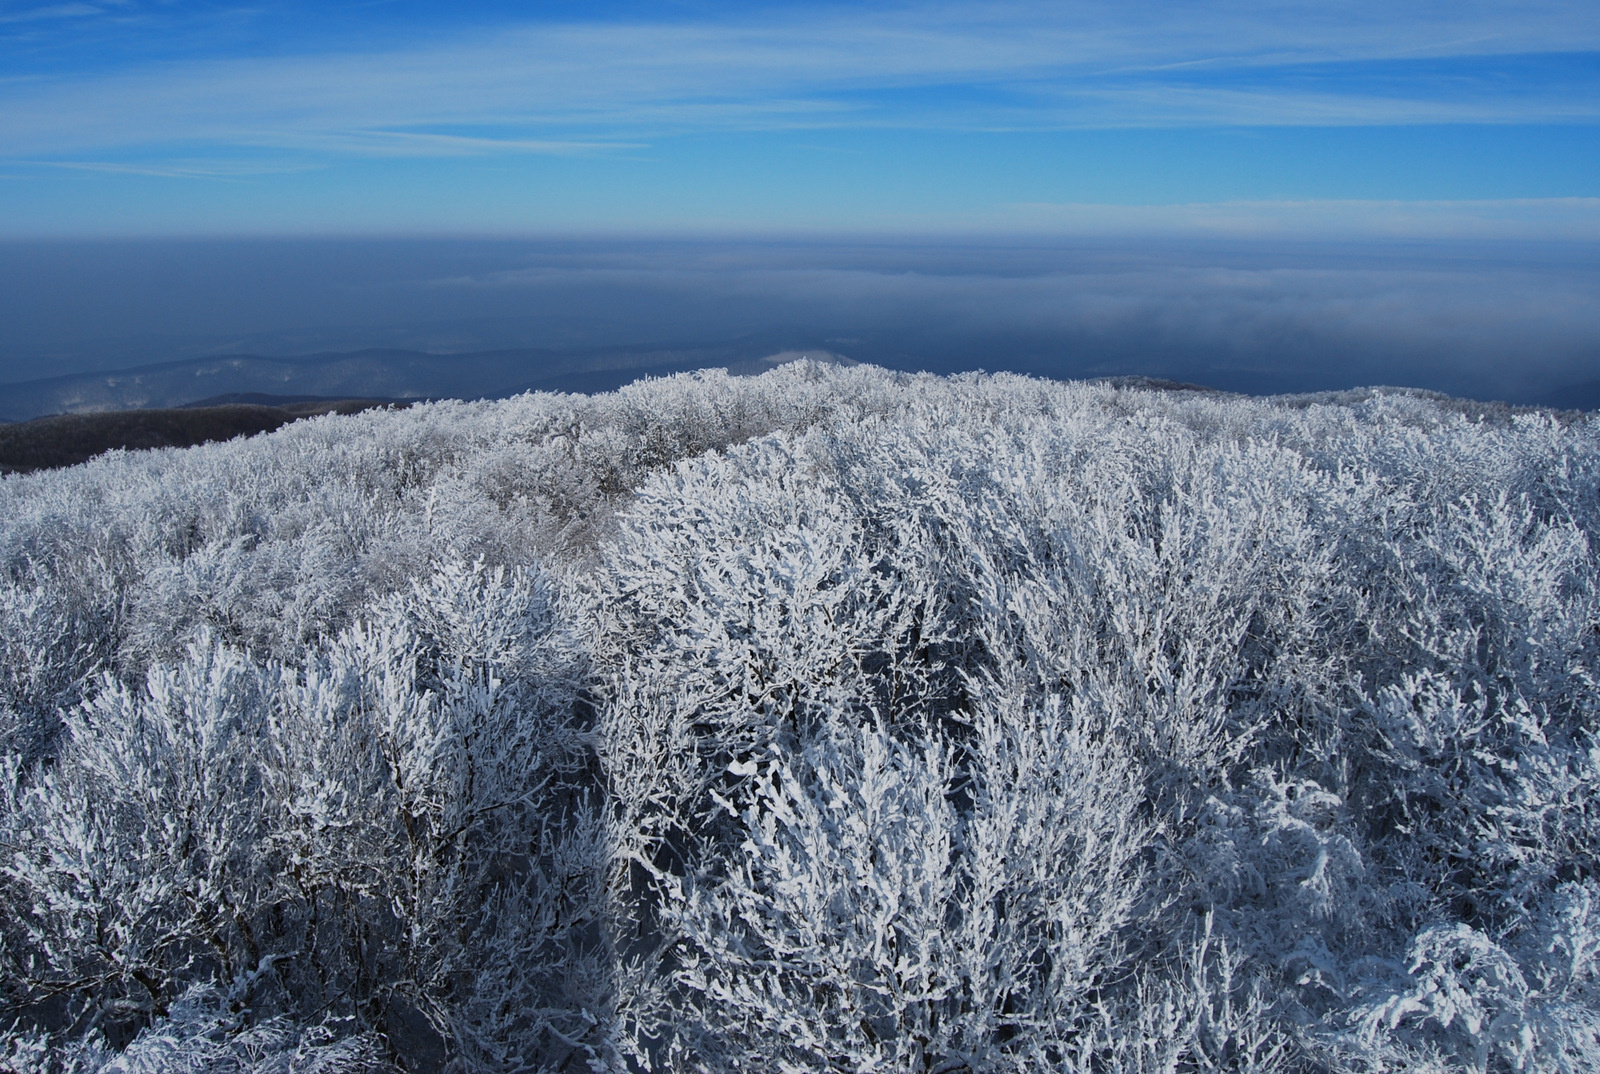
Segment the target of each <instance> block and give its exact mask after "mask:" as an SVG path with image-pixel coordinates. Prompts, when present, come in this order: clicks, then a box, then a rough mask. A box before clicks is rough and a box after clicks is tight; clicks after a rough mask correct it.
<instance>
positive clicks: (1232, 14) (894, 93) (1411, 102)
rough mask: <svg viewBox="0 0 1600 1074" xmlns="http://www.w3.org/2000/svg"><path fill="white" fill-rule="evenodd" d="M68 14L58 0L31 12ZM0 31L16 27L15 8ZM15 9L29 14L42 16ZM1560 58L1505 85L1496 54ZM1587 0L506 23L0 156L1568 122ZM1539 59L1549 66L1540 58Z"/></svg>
mask: <svg viewBox="0 0 1600 1074" xmlns="http://www.w3.org/2000/svg"><path fill="white" fill-rule="evenodd" d="M69 8H70V9H73V10H78V9H91V8H92V5H86V4H83V5H80V4H66V5H56V6H55V7H54V8H37V9H29V10H30V11H36V12H45V11H50V10H57V11H61V12H65V11H66V10H67V9H69ZM3 17H11V18H23V17H31V16H29V15H28V13H27V12H22V13H18V14H14V15H10V16H0V18H3ZM38 17H40V18H43V17H44V16H43V15H42V14H41V15H39V16H38ZM1530 55H1534V56H1543V55H1565V56H1567V57H1569V58H1571V57H1576V59H1573V60H1571V62H1568V63H1567V64H1566V65H1565V67H1564V68H1563V70H1564V72H1565V73H1564V74H1563V75H1562V77H1560V78H1555V79H1550V78H1544V79H1542V80H1532V81H1533V83H1535V84H1526V85H1524V84H1522V82H1526V81H1527V80H1522V81H1521V82H1519V81H1518V80H1517V79H1516V78H1513V79H1512V81H1513V82H1517V83H1518V89H1517V90H1516V91H1515V92H1508V91H1507V89H1506V84H1507V78H1506V77H1505V72H1506V69H1507V65H1512V66H1515V65H1516V64H1517V63H1519V62H1523V61H1522V60H1519V57H1520V58H1526V57H1528V56H1530ZM1596 55H1600V7H1596V6H1595V5H1594V4H1592V3H1569V2H1564V0H1543V2H1535V3H1527V4H1518V5H1507V4H1503V3H1502V4H1491V3H1464V4H1453V5H1444V4H1429V5H1423V6H1421V7H1420V8H1418V7H1416V6H1407V9H1406V10H1405V11H1403V12H1402V11H1399V10H1397V9H1396V8H1395V7H1394V6H1393V5H1381V4H1377V3H1352V2H1346V3H1323V4H1314V5H1313V4H1305V3H1276V4H1259V3H1256V4H1251V3H1243V2H1236V3H1222V4H1208V5H1203V6H1202V5H1181V6H1180V5H1170V4H1159V5H1158V4H1142V3H1133V4H1107V3H1081V4H1074V5H1066V6H1063V5H1039V4H1009V5H1008V4H998V5H995V4H986V5H975V4H970V3H952V4H943V5H932V6H928V5H924V6H919V7H914V8H904V7H900V8H894V9H888V10H881V11H876V12H873V11H868V12H865V13H863V12H860V11H857V10H851V11H849V12H845V11H843V10H840V9H828V8H823V9H818V8H799V9H782V10H778V11H776V12H769V13H766V14H752V15H744V16H736V17H732V18H722V17H718V18H709V17H708V18H704V19H701V20H698V21H697V20H684V19H679V20H676V21H657V22H642V21H633V22H604V23H600V22H596V23H562V24H538V23H520V24H505V25H501V26H497V27H493V28H489V29H485V28H482V27H480V28H478V29H475V30H472V31H470V32H462V33H456V34H448V33H447V34H443V35H436V36H434V37H432V38H430V39H429V40H425V41H423V40H419V41H413V42H411V43H408V44H402V45H389V46H386V47H383V48H380V49H364V48H362V47H361V46H359V45H355V44H348V43H347V44H346V45H345V46H344V47H339V48H330V47H319V48H316V49H313V50H309V51H305V52H302V53H295V54H288V55H271V56H228V55H217V56H211V57H207V58H204V59H192V58H191V59H185V60H181V61H171V62H163V63H160V64H153V65H141V64H138V63H131V64H129V63H125V64H119V65H115V66H114V67H113V68H109V69H106V70H96V71H87V72H74V73H73V75H72V76H71V77H63V76H61V75H60V74H59V73H46V74H39V75H37V76H35V77H28V76H26V74H24V76H22V77H13V78H12V79H10V80H8V81H6V82H5V83H3V84H0V156H4V157H8V158H12V159H15V158H18V157H39V156H62V157H66V156H72V155H77V154H95V153H99V154H100V155H102V156H103V155H104V154H105V153H106V152H107V151H116V152H127V153H154V154H162V153H167V152H176V151H183V152H190V151H192V147H194V146H206V145H209V146H219V147H220V146H241V147H256V148H260V147H271V148H277V149H285V150H287V149H294V150H311V151H315V152H321V153H326V154H330V155H333V156H339V155H393V154H396V153H399V152H410V153H415V154H417V155H438V154H440V153H451V152H454V153H461V154H469V155H470V154H479V153H483V152H490V151H495V152H525V153H549V152H557V153H565V152H573V151H593V150H597V149H607V148H615V147H618V146H628V145H633V144H637V143H639V142H641V141H646V140H649V139H654V138H661V137H668V136H672V135H675V134H681V133H685V132H696V131H706V130H713V131H716V130H768V129H795V128H824V129H825V128H847V127H871V126H900V127H915V128H934V129H938V128H961V129H1007V130H1015V129H1039V130H1050V129H1062V128H1097V127H1139V126H1156V127H1168V126H1176V127H1184V126H1215V125H1238V126H1271V125H1283V124H1294V125H1309V126H1317V125H1385V124H1417V123H1429V124H1437V123H1469V124H1470V123H1513V122H1524V123H1526V122H1545V123H1548V122H1588V121H1592V120H1594V119H1596V118H1600V61H1596V60H1595V58H1594V57H1595V56H1596ZM1544 66H1545V67H1548V66H1549V65H1548V64H1545V65H1544Z"/></svg>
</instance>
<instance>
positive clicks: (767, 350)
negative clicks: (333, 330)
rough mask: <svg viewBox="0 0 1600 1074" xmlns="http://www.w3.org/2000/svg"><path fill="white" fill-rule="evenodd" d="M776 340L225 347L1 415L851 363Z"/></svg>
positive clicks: (414, 395)
mask: <svg viewBox="0 0 1600 1074" xmlns="http://www.w3.org/2000/svg"><path fill="white" fill-rule="evenodd" d="M774 350H775V347H774V344H773V343H772V342H771V341H762V340H754V339H752V340H741V341H736V342H733V343H728V344H721V345H715V346H699V347H685V348H679V349H672V348H612V349H607V350H587V351H553V350H507V351H483V352H476V353H467V354H427V353H423V352H420V351H406V350H361V351H351V352H346V353H333V354H316V355H311V356H309V357H303V358H273V357H267V356H262V355H248V354H239V355H218V356H215V357H210V358H197V359H185V360H182V361H175V362H162V363H159V364H155V365H145V366H137V367H134V368H131V369H122V370H115V371H111V372H104V371H102V372H96V373H74V374H68V375H66V376H60V377H48V378H45V379H41V380H31V381H22V382H18V383H12V384H0V421H27V420H29V419H31V418H37V417H41V416H44V415H48V414H82V413H91V412H99V411H113V410H147V409H162V408H173V407H182V406H188V405H191V404H194V403H195V402H196V401H201V400H219V399H227V400H229V401H246V400H247V399H248V398H249V397H251V396H257V397H260V396H272V397H275V398H283V397H304V398H307V399H350V398H363V399H391V400H400V401H405V400H416V399H440V398H459V399H480V398H490V399H492V398H499V397H504V396H508V395H515V394H516V393H518V392H523V391H530V390H544V391H569V392H596V391H609V390H611V389H614V388H618V387H621V386H622V385H623V384H626V383H628V382H630V381H633V380H637V379H638V378H640V377H643V376H661V375H665V374H668V373H677V372H683V371H686V370H691V369H703V368H707V367H712V366H720V367H723V368H728V369H731V370H733V371H734V372H740V373H744V372H761V371H764V370H766V369H770V368H772V366H773V365H777V364H782V362H784V361H790V360H793V359H795V358H799V357H802V356H806V355H809V356H811V357H814V358H818V359H821V360H824V361H834V362H848V361H849V359H843V358H840V357H839V356H837V355H833V354H831V353H829V352H826V351H821V350H815V351H794V350H789V351H783V350H779V352H778V353H774Z"/></svg>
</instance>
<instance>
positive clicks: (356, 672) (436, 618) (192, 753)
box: [0, 566, 600, 1058]
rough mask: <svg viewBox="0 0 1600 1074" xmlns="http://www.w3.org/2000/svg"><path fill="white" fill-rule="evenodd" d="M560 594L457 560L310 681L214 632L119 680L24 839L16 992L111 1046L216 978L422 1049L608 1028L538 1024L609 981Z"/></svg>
mask: <svg viewBox="0 0 1600 1074" xmlns="http://www.w3.org/2000/svg"><path fill="white" fill-rule="evenodd" d="M551 599H552V594H551V593H550V591H549V590H548V588H547V587H546V586H545V585H544V583H543V582H542V581H541V580H539V579H537V578H536V577H530V576H528V575H526V574H524V573H522V572H517V573H513V574H507V573H506V572H503V571H498V570H497V571H493V572H490V571H487V570H486V569H485V568H483V567H481V566H478V567H473V568H464V567H459V566H454V567H452V566H446V567H444V568H442V569H441V570H440V571H438V572H436V573H435V574H434V575H433V576H432V577H431V578H430V579H428V580H426V581H423V582H419V583H417V584H416V585H415V586H414V587H413V589H412V590H411V592H409V593H407V594H403V595H400V596H396V597H393V598H389V599H387V600H386V601H384V602H383V603H382V604H380V606H379V607H378V608H377V609H376V610H375V613H374V614H373V615H372V616H371V618H370V619H369V620H367V621H364V622H361V623H357V624H355V625H353V626H352V627H350V628H348V629H347V630H346V631H344V632H342V633H341V634H340V635H339V636H337V637H336V638H333V639H330V640H329V641H328V642H327V643H326V644H325V645H324V646H323V647H321V649H320V650H319V651H318V652H317V653H314V654H312V655H311V656H310V657H309V658H308V660H307V661H306V664H305V666H304V668H302V669H295V668H287V667H283V666H281V665H272V664H268V665H260V664H257V663H255V662H254V661H252V660H251V659H250V658H249V657H248V656H246V655H245V654H243V653H241V652H239V651H238V650H236V649H233V648H231V647H228V646H225V645H223V644H221V643H219V642H216V641H214V640H210V639H203V640H201V641H199V642H197V643H195V644H194V645H193V646H192V648H191V649H190V652H189V654H188V655H187V657H186V658H185V659H183V660H181V661H179V662H177V663H176V664H174V665H170V666H169V665H165V664H158V665H155V666H154V667H153V668H152V669H151V671H150V673H149V675H148V676H147V679H146V682H145V684H144V686H143V687H142V688H139V689H133V688H129V687H126V686H123V685H122V684H120V683H118V682H116V681H115V680H108V681H107V682H106V683H105V684H104V688H103V689H102V691H101V692H100V693H99V695H98V696H97V697H96V698H95V700H93V701H92V702H90V703H88V704H87V705H85V706H84V707H82V708H81V709H78V710H75V711H74V712H72V713H70V714H69V715H68V717H67V719H68V723H67V739H66V743H65V746H64V748H63V749H62V751H61V755H60V757H59V758H58V759H57V760H56V762H55V763H54V764H53V765H51V766H50V767H48V768H46V769H43V770H41V771H40V772H39V773H37V775H36V776H34V777H33V778H32V779H31V780H20V781H19V783H18V784H17V785H16V790H15V792H14V794H15V798H14V801H13V802H12V804H11V806H10V808H9V810H8V812H7V816H6V818H5V821H6V830H5V839H6V842H7V844H8V846H9V847H10V848H11V849H10V856H9V861H8V862H7V863H6V864H5V866H4V868H3V874H0V875H3V877H4V882H5V884H6V885H7V886H6V891H7V898H8V902H10V904H11V905H13V906H14V907H16V908H17V909H18V910H20V911H23V912H22V913H21V914H20V915H19V916H18V917H17V918H15V919H13V920H12V921H11V923H10V924H9V925H8V926H7V928H6V931H7V935H6V941H7V949H6V954H7V955H8V956H9V957H8V965H7V967H6V981H7V994H8V999H10V1000H11V1001H12V1002H17V1001H19V1000H20V1001H22V1002H24V1003H30V1004H32V1005H34V1006H38V1005H40V1004H44V1005H46V1006H47V1007H48V1006H51V1005H52V1003H53V1006H54V1007H55V1008H56V1009H58V1010H60V1011H61V1012H62V1014H63V1015H65V1016H66V1017H67V1018H68V1022H67V1025H68V1026H70V1027H71V1028H72V1030H73V1031H75V1032H80V1033H81V1032H85V1031H87V1032H92V1033H104V1034H106V1035H107V1036H108V1037H110V1038H111V1039H112V1040H113V1041H116V1040H120V1039H126V1037H127V1036H128V1034H129V1033H130V1032H132V1031H135V1030H137V1029H138V1028H139V1027H140V1026H142V1025H146V1024H150V1023H151V1020H152V1019H156V1020H160V1019H167V1018H169V1017H172V1016H173V1012H174V1010H175V1009H176V1007H175V1005H176V1004H178V1003H179V1001H180V1000H181V998H182V997H183V996H184V995H186V994H187V990H188V988H189V986H190V985H191V984H194V983H197V982H198V983H205V982H215V983H216V984H217V985H218V986H219V987H223V988H225V989H226V990H228V991H230V992H231V993H232V994H233V996H234V1007H233V1009H234V1010H235V1011H238V1010H239V1009H240V1008H241V1007H250V1008H255V1009H258V1010H261V1011H263V1012H271V1011H274V1010H277V1011H282V1012H283V1015H284V1016H285V1017H289V1018H291V1019H295V1018H305V1019H310V1021H311V1022H312V1023H315V1022H318V1021H320V1020H321V1019H322V1018H324V1017H326V1016H328V1015H330V1014H333V1015H339V1016H341V1017H343V1018H344V1019H346V1020H347V1021H350V1022H351V1023H352V1024H353V1025H354V1026H355V1027H356V1028H357V1029H365V1030H367V1031H370V1032H375V1033H378V1034H381V1035H382V1037H383V1038H384V1039H387V1040H388V1041H390V1043H391V1045H392V1046H404V1047H409V1048H410V1049H412V1050H419V1051H421V1050H427V1049H441V1050H442V1049H445V1048H446V1047H447V1045H446V1043H445V1042H448V1046H449V1047H452V1048H454V1049H456V1050H459V1051H463V1052H465V1053H467V1054H472V1053H473V1052H474V1050H475V1049H481V1050H484V1051H486V1052H487V1054H488V1055H489V1056H490V1057H491V1058H492V1057H493V1056H494V1054H495V1053H496V1051H497V1050H503V1049H504V1047H505V1046H506V1038H507V1033H506V1031H505V1026H503V1025H501V1024H499V1023H501V1022H504V1021H507V1020H509V1021H512V1022H517V1023H520V1026H521V1029H522V1031H523V1032H525V1033H527V1034H530V1035H533V1036H537V1034H538V1033H539V1032H540V1031H541V1030H542V1029H545V1028H547V1024H548V1023H550V1022H551V1020H552V1019H554V1020H555V1021H556V1022H559V1021H560V1020H561V1019H562V1018H563V1017H565V1018H566V1019H568V1020H569V1021H571V1022H573V1023H575V1024H577V1025H578V1026H580V1027H583V1026H585V1023H583V1021H582V1019H581V1018H579V1016H578V1015H577V1013H576V1011H568V1010H564V1009H563V1008H562V1005H561V1003H557V1004H556V1005H555V1007H554V1008H553V1009H551V1010H549V1011H545V1012H544V1013H541V1008H543V1007H544V1006H547V1005H548V1004H549V1002H550V997H552V996H555V997H565V994H566V993H567V991H568V989H569V986H570V985H572V984H573V983H574V982H576V981H582V980H584V979H586V978H587V979H590V980H591V984H592V983H593V979H594V978H596V977H597V976H600V975H598V974H597V973H596V972H595V971H593V970H592V969H586V968H585V965H584V964H583V963H584V960H585V958H586V957H588V956H586V955H585V954H584V953H583V952H581V951H579V950H577V949H575V948H574V949H569V948H568V947H567V946H566V944H567V939H566V938H567V936H568V935H569V934H570V933H571V932H572V930H574V929H581V928H582V927H583V919H584V914H585V913H586V912H587V910H586V908H587V907H588V906H590V905H591V904H592V903H593V902H594V899H593V897H592V895H589V894H586V893H585V892H584V890H583V885H584V884H585V882H586V880H585V878H586V877H587V876H589V875H591V874H593V873H594V872H595V868H594V867H593V866H592V865H585V864H584V858H585V855H589V854H593V853H594V852H595V851H594V850H593V849H592V844H593V843H594V842H595V840H596V839H597V838H598V833H597V832H596V831H595V830H594V829H593V826H592V825H588V824H586V823H585V822H584V821H583V817H584V815H585V809H586V806H585V804H584V802H583V800H582V798H581V797H579V798H571V797H570V796H568V795H567V793H566V792H565V790H564V785H565V783H566V782H569V779H568V777H570V776H571V774H572V772H573V770H574V769H575V768H576V767H579V766H581V765H582V764H583V763H584V762H583V759H582V757H581V755H579V754H578V753H577V752H576V750H575V743H574V741H573V738H572V735H573V733H574V730H573V728H572V725H571V721H572V719H573V717H574V711H573V696H574V690H575V687H576V684H577V682H578V680H579V676H580V675H581V662H578V656H577V654H576V652H575V651H574V650H573V648H572V646H571V642H570V639H568V638H567V637H566V635H565V634H564V632H563V631H562V629H561V627H560V626H559V625H558V624H557V623H556V622H555V621H554V619H553V611H552V609H551V607H550V601H551ZM25 908H28V909H25ZM491 953H493V957H494V958H495V960H496V961H497V962H499V963H501V966H500V968H499V970H498V971H497V972H494V973H488V974H485V973H481V972H480V970H481V969H482V962H481V960H482V959H484V958H486V957H491ZM568 956H571V957H568ZM319 1012H320V1013H319ZM252 1024H253V1023H252V1022H251V1021H250V1020H249V1019H245V1020H243V1021H241V1022H240V1023H239V1025H240V1028H241V1031H243V1030H246V1029H249V1028H250V1027H251V1025H252ZM140 1039H141V1040H144V1039H145V1038H144V1037H141V1038H140ZM208 1039H209V1038H208ZM224 1043H225V1042H224ZM149 1046H150V1047H154V1045H149ZM218 1046H219V1047H223V1045H221V1044H219V1045H218ZM185 1047H187V1046H185ZM227 1047H232V1045H227ZM185 1054H187V1053H185Z"/></svg>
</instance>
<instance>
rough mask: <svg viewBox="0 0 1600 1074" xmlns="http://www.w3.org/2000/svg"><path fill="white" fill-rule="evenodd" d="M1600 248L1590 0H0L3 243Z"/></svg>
mask: <svg viewBox="0 0 1600 1074" xmlns="http://www.w3.org/2000/svg"><path fill="white" fill-rule="evenodd" d="M875 231H876V232H889V233H896V232H898V233H955V234H962V233H984V234H988V233H1001V234H1004V233H1016V234H1039V233H1051V234H1056V233H1059V234H1067V235H1072V234H1096V235H1118V234H1162V235H1168V234H1176V235H1200V236H1268V237H1285V236H1287V237H1295V236H1312V237H1352V236H1353V237H1361V238H1379V239H1383V238H1392V237H1416V238H1428V239H1439V238H1453V237H1470V238H1512V239H1573V238H1577V239H1591V240H1592V239H1596V238H1600V4H1595V3H1594V2H1593V0H1532V2H1524V3H1516V4H1510V3H1481V2H1472V0H1456V2H1451V3H1411V4H1403V5H1396V4H1393V3H1373V2H1337V0H1334V2H1326V0H1324V2H1316V3H1226V2H1223V3H1187V2H1178V3H1139V2H1132V3H1129V2H1120V3H1049V4H1038V3H1004V2H1000V3H982V4H973V3H960V2H954V3H937V4H894V5H850V6H829V5H821V4H806V5H783V4H771V5H762V4H749V3H742V4H737V5H735V4H723V3H711V2H704V3H689V2H685V3H657V4H640V3H634V4H606V3H599V4H554V3H545V4H537V3H533V4H511V3H500V4H495V3H476V4H471V3H467V4H448V5H446V4H420V3H403V2H382V0H375V2H367V3H339V2H326V3H317V4H310V3H306V4H296V3H270V2H269V3H265V4H256V5H254V6H245V5H238V4H230V3H182V2H150V0H67V2H37V0H0V237H3V236H11V237H30V236H37V237H49V236H101V235H103V236H114V235H128V234H133V235H162V234H170V235H314V234H367V235H386V234H428V233H466V234H518V233H521V234H541V233H552V232H554V233H561V232H572V233H634V234H637V233H640V232H662V233H729V234H740V233H796V232H798V233H827V234H834V233H852V232H875Z"/></svg>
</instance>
